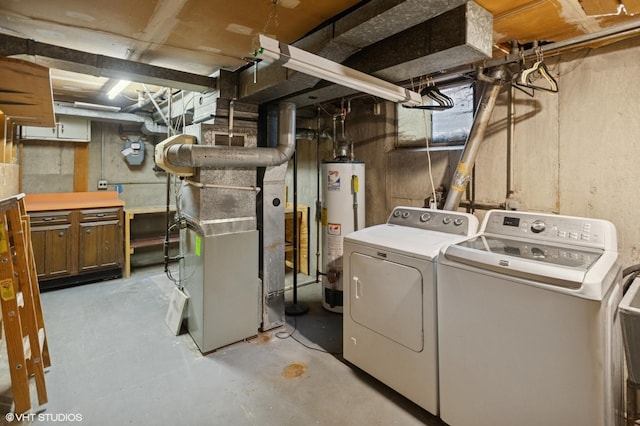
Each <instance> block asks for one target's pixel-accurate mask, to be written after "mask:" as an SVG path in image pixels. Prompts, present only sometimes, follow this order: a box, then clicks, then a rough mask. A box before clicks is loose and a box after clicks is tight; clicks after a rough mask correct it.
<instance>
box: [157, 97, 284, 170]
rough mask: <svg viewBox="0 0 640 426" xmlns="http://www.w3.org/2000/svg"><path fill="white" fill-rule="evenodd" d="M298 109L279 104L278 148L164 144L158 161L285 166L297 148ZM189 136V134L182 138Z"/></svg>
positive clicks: (177, 164)
mask: <svg viewBox="0 0 640 426" xmlns="http://www.w3.org/2000/svg"><path fill="white" fill-rule="evenodd" d="M295 126H296V106H295V105H294V104H291V103H281V104H279V110H278V145H277V146H276V147H275V148H245V147H236V146H216V145H197V144H190V143H175V141H174V142H173V143H169V144H165V142H167V141H168V140H167V141H165V142H161V143H160V144H158V145H157V146H156V162H158V163H159V162H160V161H159V159H161V161H162V162H163V163H164V164H167V165H168V166H175V167H179V168H184V167H219V168H231V167H247V168H249V167H269V166H278V165H280V164H283V163H285V162H287V161H289V159H290V158H291V156H292V155H293V152H294V151H295V149H296V145H295V143H296V142H295V140H296V127H295ZM181 136H185V137H187V135H181Z"/></svg>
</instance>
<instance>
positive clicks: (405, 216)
mask: <svg viewBox="0 0 640 426" xmlns="http://www.w3.org/2000/svg"><path fill="white" fill-rule="evenodd" d="M409 214H410V213H409V212H402V218H403V219H406V218H408V217H409Z"/></svg>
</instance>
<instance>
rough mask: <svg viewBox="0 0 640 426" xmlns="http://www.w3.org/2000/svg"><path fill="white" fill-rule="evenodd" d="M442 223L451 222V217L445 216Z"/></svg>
mask: <svg viewBox="0 0 640 426" xmlns="http://www.w3.org/2000/svg"><path fill="white" fill-rule="evenodd" d="M442 223H444V224H445V225H448V224H450V223H451V218H450V217H449V216H445V217H444V219H442Z"/></svg>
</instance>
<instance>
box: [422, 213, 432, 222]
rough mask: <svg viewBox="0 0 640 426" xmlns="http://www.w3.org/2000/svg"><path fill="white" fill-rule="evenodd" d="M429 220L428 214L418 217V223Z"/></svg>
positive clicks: (429, 215)
mask: <svg viewBox="0 0 640 426" xmlns="http://www.w3.org/2000/svg"><path fill="white" fill-rule="evenodd" d="M429 219H431V214H430V213H422V214H421V215H420V222H428V221H429Z"/></svg>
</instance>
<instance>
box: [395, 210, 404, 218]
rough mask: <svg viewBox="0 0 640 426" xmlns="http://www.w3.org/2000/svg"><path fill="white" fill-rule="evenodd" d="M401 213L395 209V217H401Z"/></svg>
mask: <svg viewBox="0 0 640 426" xmlns="http://www.w3.org/2000/svg"><path fill="white" fill-rule="evenodd" d="M400 213H402V212H401V211H400V210H394V211H393V217H400Z"/></svg>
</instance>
